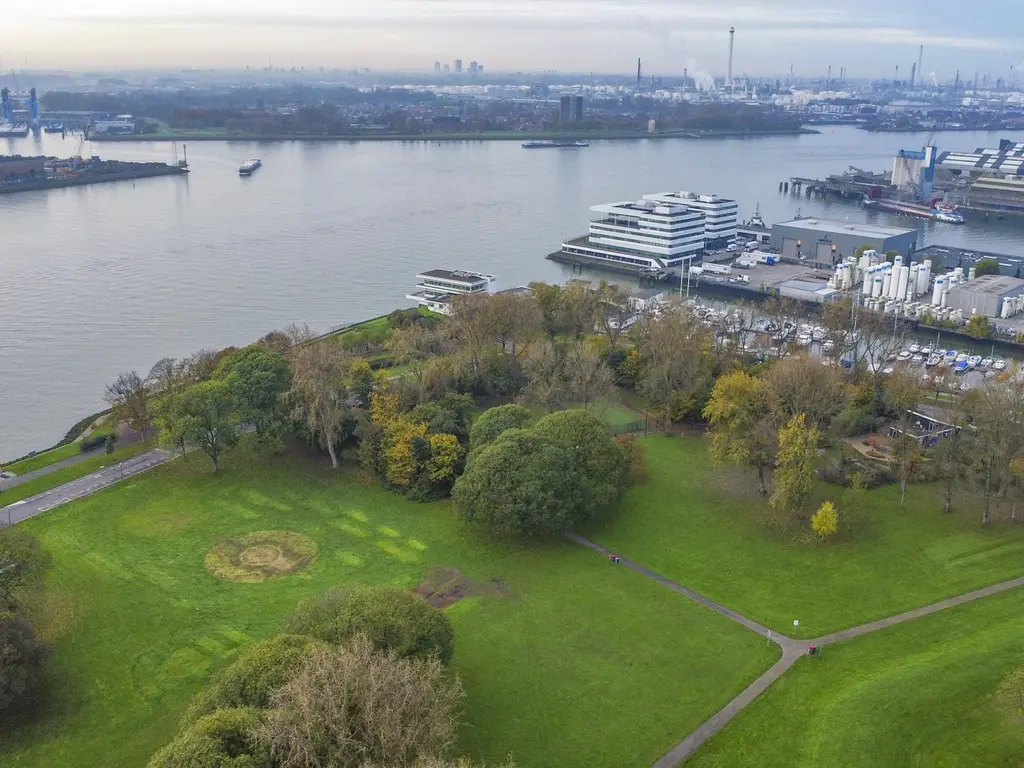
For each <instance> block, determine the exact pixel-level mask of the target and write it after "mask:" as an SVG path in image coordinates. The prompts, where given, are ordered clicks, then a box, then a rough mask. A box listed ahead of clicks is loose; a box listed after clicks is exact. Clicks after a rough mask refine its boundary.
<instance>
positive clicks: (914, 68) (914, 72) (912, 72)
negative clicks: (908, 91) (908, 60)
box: [910, 64, 917, 88]
mask: <svg viewBox="0 0 1024 768" xmlns="http://www.w3.org/2000/svg"><path fill="white" fill-rule="evenodd" d="M916 77H917V64H911V65H910V87H911V88H913V87H914V78H916Z"/></svg>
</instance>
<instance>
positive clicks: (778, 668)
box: [566, 533, 1024, 768]
mask: <svg viewBox="0 0 1024 768" xmlns="http://www.w3.org/2000/svg"><path fill="white" fill-rule="evenodd" d="M566 536H567V537H568V538H569V539H570V540H572V541H574V542H576V543H577V544H581V545H583V546H584V547H587V548H589V549H592V550H594V551H595V552H600V553H601V554H603V555H605V556H608V555H611V554H612V552H611V550H609V549H607V548H605V547H602V546H601V545H600V544H595V543H594V542H592V541H590V540H589V539H585V538H583V537H582V536H578V535H577V534H575V533H568V534H566ZM617 556H618V558H619V564H620V565H624V566H625V567H626V568H629V569H630V570H632V571H636V572H637V573H639V574H642V575H644V576H646V577H647V578H649V579H653V580H654V581H656V582H658V583H659V584H661V585H662V586H664V587H667V588H668V589H671V590H672V591H673V592H678V593H679V594H681V595H685V596H686V597H688V598H690V599H691V600H693V601H694V602H696V603H699V604H700V605H703V606H704V607H705V608H709V609H711V610H712V611H714V612H715V613H718V614H720V615H722V616H725V617H726V618H727V619H732V620H733V621H735V622H736V623H737V624H741V625H742V626H744V627H746V628H747V629H749V630H751V631H753V632H756V633H757V634H759V635H761V636H762V637H766V638H768V639H769V640H771V641H773V642H774V643H776V644H777V645H778V646H779V647H780V648H781V649H782V658H781V659H779V660H778V661H777V662H775V664H773V665H772V666H771V668H769V669H768V671H766V672H765V673H764V674H762V675H761V676H760V677H758V678H757V679H756V680H755V681H754V682H752V683H751V684H750V685H748V686H747V687H746V688H745V689H743V691H741V692H740V694H739V695H738V696H736V697H735V698H734V699H733V700H732V701H730V702H729V703H728V704H726V705H725V706H724V707H723V708H722V709H721V710H720V711H719V712H717V713H715V714H714V715H713V716H712V717H711V718H709V719H708V720H706V721H705V722H704V723H703V724H702V725H701V726H700V727H699V728H697V730H695V731H693V732H692V733H690V734H689V735H687V736H686V738H684V739H683V740H682V741H680V742H679V743H678V744H676V745H675V746H674V747H673V748H672V749H671V750H669V751H668V752H667V753H666V754H665V755H663V756H662V757H661V758H660V759H659V760H658V761H657V762H656V763H655V764H654V766H653V768H675V766H677V765H681V764H682V763H683V761H685V760H686V758H688V757H689V756H690V755H692V754H693V753H694V752H696V751H697V749H698V748H699V747H700V746H701V745H703V744H704V742H706V741H707V740H708V739H710V738H711V737H712V736H714V735H715V734H716V733H718V732H719V731H720V730H722V729H723V728H724V727H725V726H726V724H727V723H728V722H729V721H730V720H732V718H733V717H735V716H736V714H737V713H738V712H740V710H742V709H743V708H744V707H746V706H747V705H748V704H749V703H750V702H752V701H753V700H754V699H756V698H757V697H758V696H760V695H761V694H762V693H764V691H765V690H767V689H768V687H769V686H770V685H771V684H772V683H774V682H775V681H776V680H778V679H779V678H780V677H782V675H783V674H785V672H786V670H788V669H789V668H790V667H792V666H793V665H794V664H795V663H796V662H797V660H798V659H799V658H800V657H801V656H803V655H804V654H805V653H806V652H807V647H808V646H809V645H816V646H818V647H819V648H820V647H821V646H823V645H830V644H831V643H838V642H840V641H842V640H849V639H850V638H853V637H860V636H861V635H866V634H868V633H870V632H875V631H876V630H879V629H885V628H886V627H891V626H894V625H896V624H902V623H903V622H905V621H912V620H913V619H917V618H920V617H922V616H927V615H929V614H932V613H937V612H938V611H942V610H945V609H946V608H952V607H953V606H956V605H962V604H963V603H969V602H971V601H972V600H977V599H979V598H982V597H988V596H989V595H995V594H998V593H1000V592H1006V591H1008V590H1011V589H1015V588H1017V587H1024V576H1020V577H1018V578H1016V579H1010V580H1009V581H1004V582H1001V583H999V584H993V585H991V586H989V587H984V588H982V589H976V590H974V591H973V592H967V593H966V594H963V595H957V596H956V597H950V598H948V599H946V600H940V601H939V602H937V603H932V604H931V605H926V606H923V607H921V608H915V609H914V610H912V611H906V612H905V613H900V614H897V615H895V616H889V617H888V618H884V619H879V620H878V621H872V622H870V623H868V624H861V625H860V626H859V627H851V628H850V629H844V630H841V631H839V632H833V633H832V634H830V635H822V636H821V637H816V638H812V639H809V640H794V639H793V638H790V637H787V636H786V635H782V634H779V633H778V632H775V631H774V630H771V629H769V628H768V627H765V626H763V625H761V624H758V623H757V622H756V621H753V620H752V619H748V618H747V617H746V616H743V615H742V614H739V613H737V612H736V611H733V610H731V609H729V608H726V607H725V606H724V605H722V604H721V603H716V602H715V601H714V600H711V599H710V598H708V597H705V596H704V595H702V594H700V593H699V592H694V591H693V590H692V589H688V588H687V587H684V586H683V585H682V584H679V583H677V582H675V581H672V580H671V579H668V578H666V577H664V576H662V575H661V574H659V573H655V572H654V571H652V570H650V569H649V568H645V567H644V566H642V565H640V564H639V563H636V562H634V561H632V560H629V559H627V558H625V557H622V556H621V555H617Z"/></svg>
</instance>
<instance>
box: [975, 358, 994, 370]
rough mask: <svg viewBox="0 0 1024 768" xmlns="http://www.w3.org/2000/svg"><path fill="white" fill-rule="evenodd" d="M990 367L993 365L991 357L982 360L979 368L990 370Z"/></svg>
mask: <svg viewBox="0 0 1024 768" xmlns="http://www.w3.org/2000/svg"><path fill="white" fill-rule="evenodd" d="M990 365H992V358H991V357H983V358H982V359H981V362H980V363H978V367H979V368H988V367H989V366H990Z"/></svg>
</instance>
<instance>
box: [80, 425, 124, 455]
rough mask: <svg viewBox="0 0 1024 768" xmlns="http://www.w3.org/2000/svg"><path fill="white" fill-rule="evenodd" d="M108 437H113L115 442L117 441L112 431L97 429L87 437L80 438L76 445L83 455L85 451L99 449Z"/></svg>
mask: <svg viewBox="0 0 1024 768" xmlns="http://www.w3.org/2000/svg"><path fill="white" fill-rule="evenodd" d="M108 437H113V438H114V440H115V442H116V441H117V435H116V434H115V433H114V430H112V429H97V430H95V431H94V432H92V433H90V434H89V436H88V437H84V438H82V442H80V443H79V444H78V450H79V451H81V452H82V453H85V452H86V451H91V450H93V449H95V448H99V447H101V446H103V445H104V444H105V443H106V442H107V438H108Z"/></svg>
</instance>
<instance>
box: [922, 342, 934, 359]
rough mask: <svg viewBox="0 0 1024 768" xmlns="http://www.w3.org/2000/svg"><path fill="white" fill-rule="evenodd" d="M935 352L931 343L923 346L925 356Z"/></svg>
mask: <svg viewBox="0 0 1024 768" xmlns="http://www.w3.org/2000/svg"><path fill="white" fill-rule="evenodd" d="M933 352H934V350H933V349H932V345H931V344H926V345H925V346H923V347H921V354H922V355H924V356H925V357H930V356H931V355H932V354H933Z"/></svg>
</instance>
